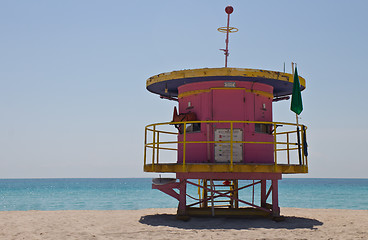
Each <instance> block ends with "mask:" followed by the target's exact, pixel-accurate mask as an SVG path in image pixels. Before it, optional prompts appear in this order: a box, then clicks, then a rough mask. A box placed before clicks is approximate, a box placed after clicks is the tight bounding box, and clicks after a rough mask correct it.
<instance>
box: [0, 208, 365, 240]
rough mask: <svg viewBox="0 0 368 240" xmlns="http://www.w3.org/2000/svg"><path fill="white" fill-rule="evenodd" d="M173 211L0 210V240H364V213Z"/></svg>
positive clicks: (322, 211) (325, 211)
mask: <svg viewBox="0 0 368 240" xmlns="http://www.w3.org/2000/svg"><path fill="white" fill-rule="evenodd" d="M175 213H176V209H143V210H114V211H14V212H13V211H9V212H0V239H6V240H8V239H27V240H28V239H32V240H33V239H55V240H57V239H63V240H64V239H136V240H138V239H170V240H172V239H181V240H185V239H191V240H196V239H221V240H229V239H344V240H345V239H368V210H334V209H300V208H281V213H282V215H283V216H285V221H283V222H274V221H272V220H270V219H244V218H243V219H239V218H191V219H190V220H189V221H187V222H184V221H180V220H177V219H176V216H175Z"/></svg>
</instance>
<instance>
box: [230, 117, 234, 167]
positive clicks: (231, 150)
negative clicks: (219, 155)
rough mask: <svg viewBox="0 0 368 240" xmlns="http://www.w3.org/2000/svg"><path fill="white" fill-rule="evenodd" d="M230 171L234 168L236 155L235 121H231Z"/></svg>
mask: <svg viewBox="0 0 368 240" xmlns="http://www.w3.org/2000/svg"><path fill="white" fill-rule="evenodd" d="M230 164H231V165H230V171H233V170H234V156H233V122H230Z"/></svg>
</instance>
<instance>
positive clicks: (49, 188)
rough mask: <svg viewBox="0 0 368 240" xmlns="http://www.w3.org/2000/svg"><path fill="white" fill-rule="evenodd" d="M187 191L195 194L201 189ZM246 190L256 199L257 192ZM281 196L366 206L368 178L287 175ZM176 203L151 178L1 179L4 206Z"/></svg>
mask: <svg viewBox="0 0 368 240" xmlns="http://www.w3.org/2000/svg"><path fill="white" fill-rule="evenodd" d="M249 183H250V181H249ZM188 191H189V192H190V193H191V194H193V195H194V196H195V194H196V192H197V190H196V189H194V188H191V189H189V190H188ZM248 191H251V189H249V190H248ZM257 191H258V189H257V188H256V195H257ZM244 194H245V195H247V197H248V199H247V200H248V201H251V195H252V194H250V193H249V192H248V193H247V192H244ZM254 201H255V202H256V203H257V202H258V201H259V199H258V198H257V197H256V198H255V199H254ZM279 202H280V206H281V207H298V208H334V209H366V210H367V209H368V179H291V178H289V179H283V180H281V181H280V182H279ZM172 207H173V208H176V207H177V201H176V200H175V199H173V198H172V197H170V196H167V195H166V194H164V193H161V192H160V191H158V190H152V189H151V179H148V178H121V179H0V211H18V210H20V211H25V210H118V209H143V208H172Z"/></svg>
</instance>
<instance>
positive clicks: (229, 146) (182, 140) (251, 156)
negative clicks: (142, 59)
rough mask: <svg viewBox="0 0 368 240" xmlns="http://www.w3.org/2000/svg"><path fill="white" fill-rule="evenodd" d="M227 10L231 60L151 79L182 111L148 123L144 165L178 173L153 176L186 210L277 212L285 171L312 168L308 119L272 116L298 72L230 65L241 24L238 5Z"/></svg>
mask: <svg viewBox="0 0 368 240" xmlns="http://www.w3.org/2000/svg"><path fill="white" fill-rule="evenodd" d="M225 11H226V13H227V14H228V24H227V27H224V28H219V29H218V30H219V31H221V32H225V33H226V35H227V37H226V49H223V51H224V53H225V67H224V68H202V69H189V70H181V71H173V72H169V73H161V74H158V75H156V76H153V77H150V78H149V79H148V80H147V90H148V91H150V92H152V93H155V94H158V95H159V96H160V97H161V98H165V99H169V100H174V101H178V105H179V111H178V110H177V109H176V107H175V108H174V113H173V119H172V121H170V122H165V123H155V124H150V125H148V126H146V129H145V151H144V171H145V172H157V173H175V174H176V178H157V179H153V184H152V188H154V189H158V190H160V191H162V192H164V193H166V194H168V195H170V196H172V197H174V198H176V199H177V200H178V201H179V206H178V215H179V216H206V215H208V216H221V215H227V216H228V215H237V216H243V215H262V216H274V217H277V216H280V210H279V203H278V180H280V179H281V178H282V174H295V173H307V172H308V162H307V144H306V127H305V126H304V125H301V124H299V123H298V122H297V123H285V122H274V121H273V118H272V103H273V102H276V101H279V100H284V99H289V97H288V96H289V95H291V94H292V91H293V78H294V75H293V74H289V73H283V72H276V71H267V70H258V69H246V68H230V67H227V57H228V55H229V54H228V53H229V51H228V43H229V40H228V39H229V33H231V32H235V31H237V29H236V28H234V27H229V19H230V14H231V13H232V12H233V8H232V7H231V6H228V7H226V9H225ZM299 81H300V89H301V90H304V89H305V80H304V79H303V78H302V77H299ZM172 153H174V154H172ZM189 185H190V186H194V187H195V188H196V189H198V191H195V193H194V195H193V193H191V192H189V191H187V189H188V186H189ZM255 194H257V196H255ZM256 200H257V201H256Z"/></svg>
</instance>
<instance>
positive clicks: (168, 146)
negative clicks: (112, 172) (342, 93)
mask: <svg viewBox="0 0 368 240" xmlns="http://www.w3.org/2000/svg"><path fill="white" fill-rule="evenodd" d="M196 123H200V124H229V129H230V141H208V140H207V141H187V134H188V131H187V126H188V125H189V124H196ZM234 124H262V125H265V126H269V127H272V128H271V129H272V133H269V134H272V135H273V141H267V142H255V141H246V140H247V139H243V140H245V141H234V139H233V137H234V136H233V131H234ZM174 125H176V126H181V129H182V133H181V134H182V135H183V137H182V139H183V140H182V141H179V140H178V138H177V136H178V135H179V133H178V131H177V130H176V129H175V128H174ZM280 127H282V128H283V129H285V130H284V131H281V130H279V129H278V128H280ZM165 128H169V129H168V130H165ZM306 129H307V128H306V126H304V125H301V124H299V125H297V124H294V123H284V122H260V121H188V122H165V123H155V124H150V125H147V126H146V128H145V140H144V167H145V170H146V169H147V166H148V165H150V167H151V168H152V169H151V170H150V171H152V172H154V171H155V169H156V168H155V167H156V166H158V165H165V164H166V165H173V164H176V165H182V171H183V172H185V171H187V165H188V164H187V163H186V145H187V144H203V143H205V144H215V143H222V144H224V143H228V144H230V163H227V165H229V167H230V171H233V169H234V165H246V163H237V164H234V154H233V145H234V144H237V143H242V144H273V146H274V147H273V149H274V170H273V171H274V172H276V171H277V169H280V168H278V165H280V164H281V165H282V166H295V165H298V166H300V167H302V168H303V169H304V170H303V172H307V170H306V169H307V167H308V160H307V149H306V148H307V143H306ZM264 134H267V133H264ZM298 135H299V138H298ZM170 136H171V138H173V139H170ZM149 138H150V139H152V140H149ZM161 139H163V140H161ZM298 139H300V141H299V142H298ZM292 140H293V141H292ZM178 144H182V146H183V154H182V163H177V161H176V159H177V158H175V161H174V160H173V161H170V163H166V162H165V163H163V162H162V161H161V162H160V154H159V153H160V151H162V150H166V151H177V150H178ZM172 145H174V146H172ZM149 149H150V150H151V151H152V157H151V161H149V162H150V163H147V157H148V155H147V151H148V150H149ZM282 152H285V153H286V162H280V160H279V159H278V158H279V157H278V154H279V153H282ZM295 152H296V155H297V159H298V160H299V161H298V162H297V163H295V160H294V159H292V158H291V153H294V154H295ZM206 164H217V163H206ZM260 165H262V164H260ZM268 165H269V164H268ZM290 173H292V172H290Z"/></svg>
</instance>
